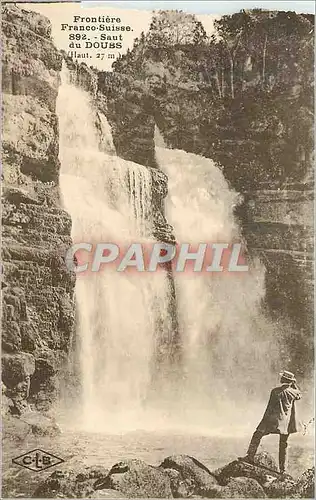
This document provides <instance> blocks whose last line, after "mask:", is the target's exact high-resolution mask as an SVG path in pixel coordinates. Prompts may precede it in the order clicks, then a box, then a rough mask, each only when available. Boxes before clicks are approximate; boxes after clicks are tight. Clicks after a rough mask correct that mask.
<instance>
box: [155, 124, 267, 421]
mask: <svg viewBox="0 0 316 500" xmlns="http://www.w3.org/2000/svg"><path fill="white" fill-rule="evenodd" d="M155 136H156V137H155V139H156V159H157V161H158V164H159V166H160V168H161V170H162V171H163V172H165V173H166V174H167V176H168V195H167V199H166V217H167V220H168V222H169V223H170V224H171V225H172V226H173V228H174V234H175V237H176V240H177V242H178V243H179V244H181V243H189V244H192V245H193V246H194V245H197V244H199V243H228V244H230V243H232V242H233V241H237V242H240V229H239V227H238V224H237V222H236V219H235V217H234V208H235V207H236V206H237V205H238V204H239V203H240V202H241V198H240V196H239V195H238V194H237V193H236V192H234V191H233V190H232V189H230V188H229V186H228V183H227V181H226V180H225V178H224V175H223V173H222V171H221V170H220V169H219V168H218V167H217V166H216V165H215V164H214V162H213V161H212V160H210V159H208V158H204V157H202V156H199V155H196V154H191V153H187V152H185V151H182V150H174V149H167V148H166V147H165V146H164V143H163V139H162V137H161V135H160V133H159V131H156V134H155ZM158 144H159V145H160V147H158ZM175 287H176V296H177V305H178V321H179V332H180V337H181V339H182V348H183V365H184V376H185V389H184V391H183V401H182V404H183V408H184V413H183V418H186V417H185V415H187V420H188V421H189V422H194V421H195V422H196V421H197V419H199V420H200V422H201V423H203V425H205V424H206V425H207V426H208V425H210V424H212V425H219V426H221V425H223V422H225V421H227V424H228V422H229V413H230V412H231V411H232V408H234V411H236V410H239V411H240V416H241V421H242V420H243V416H242V413H243V412H245V411H249V413H250V417H249V418H250V420H251V419H252V418H253V414H254V412H253V405H254V404H257V403H258V400H260V396H259V395H258V391H256V387H258V383H262V380H265V383H267V384H269V383H271V384H273V381H274V375H273V374H272V370H271V365H272V363H273V361H274V359H275V357H276V352H277V346H276V341H275V338H273V337H272V335H273V333H272V332H271V328H270V325H268V324H267V323H266V320H265V319H264V317H263V315H262V313H261V312H260V303H261V300H262V299H263V297H264V295H265V287H264V267H263V266H262V264H261V263H260V262H259V261H258V262H253V263H250V266H249V271H247V272H242V273H234V272H233V273H229V272H228V273H227V272H224V273H222V272H217V273H214V272H213V273H205V272H203V273H200V274H199V273H186V272H185V271H184V272H178V273H175ZM267 358H268V359H267ZM249 394H250V395H251V397H252V401H251V404H249ZM223 395H225V397H223ZM235 424H236V421H234V422H233V425H235ZM228 425H231V423H230V424H228Z"/></svg>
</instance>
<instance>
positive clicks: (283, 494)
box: [263, 475, 295, 498]
mask: <svg viewBox="0 0 316 500" xmlns="http://www.w3.org/2000/svg"><path fill="white" fill-rule="evenodd" d="M294 486H295V481H294V479H293V478H292V477H291V476H288V475H283V476H280V477H279V478H276V479H273V480H271V481H269V482H267V483H266V484H264V485H263V488H264V490H265V492H266V493H267V495H268V497H269V498H288V497H292V496H293V488H294Z"/></svg>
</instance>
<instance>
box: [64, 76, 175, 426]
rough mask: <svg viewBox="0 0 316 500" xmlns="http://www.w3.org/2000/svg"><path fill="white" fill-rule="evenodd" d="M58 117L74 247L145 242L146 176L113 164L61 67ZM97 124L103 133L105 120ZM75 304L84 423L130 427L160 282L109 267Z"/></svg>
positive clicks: (87, 282)
mask: <svg viewBox="0 0 316 500" xmlns="http://www.w3.org/2000/svg"><path fill="white" fill-rule="evenodd" d="M57 113H58V117H59V127H60V155H59V156H60V161H61V176H60V186H61V193H62V198H63V203H64V207H65V209H66V210H67V211H68V213H69V214H70V215H71V218H72V238H73V241H74V243H78V242H88V243H92V244H95V243H98V242H112V243H116V244H120V245H123V246H124V245H125V246H126V245H127V244H129V243H131V242H135V241H137V242H150V241H151V239H152V238H151V235H150V224H149V222H148V221H149V220H150V210H151V206H150V205H151V175H150V172H149V170H148V169H147V168H146V167H142V166H141V165H138V164H135V163H132V162H128V161H124V160H122V159H120V158H118V157H117V156H116V154H115V151H114V146H113V141H112V138H111V137H108V138H107V141H104V140H103V141H101V142H100V137H99V135H98V133H97V127H96V112H95V110H94V109H93V106H92V103H91V102H90V97H89V94H88V93H86V92H84V91H83V90H81V89H79V88H76V87H75V86H74V85H71V84H69V83H68V80H67V70H65V69H64V70H63V73H62V85H61V87H60V90H59V95H58V101H57ZM99 120H100V116H99ZM100 121H101V128H102V129H103V133H104V127H105V128H107V133H108V134H109V130H110V129H109V126H108V125H107V122H106V118H105V117H104V116H102V119H101V120H100ZM105 148H108V151H107V153H106V152H105ZM100 149H101V150H102V151H100ZM76 300H77V309H78V316H79V320H78V326H77V335H78V339H79V349H80V364H81V379H82V392H83V394H82V408H81V412H82V420H83V425H84V427H85V428H86V429H89V428H90V429H97V428H102V429H109V428H111V426H112V427H113V426H118V427H120V428H122V427H124V424H127V425H130V426H131V427H133V423H132V422H135V420H136V421H137V419H138V418H139V414H140V412H141V411H142V407H143V403H144V401H145V399H146V397H147V393H148V390H149V387H150V380H151V376H152V374H151V368H152V366H151V365H152V362H153V357H154V352H155V349H156V341H157V338H156V337H157V332H156V328H157V318H158V317H159V318H160V321H161V317H162V316H163V314H167V313H166V311H167V304H166V301H167V300H168V293H167V284H166V279H165V276H164V274H163V273H158V274H157V273H156V274H155V276H148V275H141V273H135V274H134V273H124V272H123V273H119V272H117V271H115V269H113V268H112V269H111V268H107V269H106V270H101V271H99V272H97V273H90V274H85V275H83V276H82V275H77V281H76ZM166 322H168V318H166ZM111 419H112V420H111Z"/></svg>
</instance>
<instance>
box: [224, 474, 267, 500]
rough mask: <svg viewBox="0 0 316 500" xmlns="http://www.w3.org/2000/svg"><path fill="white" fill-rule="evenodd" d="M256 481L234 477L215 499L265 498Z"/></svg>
mask: <svg viewBox="0 0 316 500" xmlns="http://www.w3.org/2000/svg"><path fill="white" fill-rule="evenodd" d="M266 497H267V495H266V494H265V492H264V489H263V488H262V486H260V484H259V483H258V481H256V480H255V479H251V478H249V477H235V478H233V479H230V480H229V481H228V483H227V485H226V486H223V487H222V489H221V491H220V492H219V495H218V497H217V498H266Z"/></svg>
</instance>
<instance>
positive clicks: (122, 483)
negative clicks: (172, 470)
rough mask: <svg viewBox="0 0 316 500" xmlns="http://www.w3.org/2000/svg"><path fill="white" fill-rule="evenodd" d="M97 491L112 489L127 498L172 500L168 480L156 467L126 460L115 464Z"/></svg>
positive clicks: (99, 484)
mask: <svg viewBox="0 0 316 500" xmlns="http://www.w3.org/2000/svg"><path fill="white" fill-rule="evenodd" d="M95 487H96V488H97V489H100V490H102V489H114V490H118V491H120V492H122V493H123V494H124V495H126V496H127V497H129V498H134V497H136V498H172V492H171V486H170V479H169V477H168V475H167V474H166V473H165V472H164V471H163V470H161V469H160V468H158V467H153V466H151V465H147V464H146V463H145V462H143V461H142V460H126V461H124V462H119V463H117V464H115V465H114V466H113V467H112V469H111V470H110V472H109V474H108V476H107V477H106V479H105V481H103V482H98V483H97V484H95Z"/></svg>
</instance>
